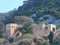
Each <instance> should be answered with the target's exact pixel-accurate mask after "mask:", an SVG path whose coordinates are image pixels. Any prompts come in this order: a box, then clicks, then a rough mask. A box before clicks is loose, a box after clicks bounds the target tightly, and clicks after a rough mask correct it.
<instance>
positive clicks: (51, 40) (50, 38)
mask: <svg viewBox="0 0 60 45" xmlns="http://www.w3.org/2000/svg"><path fill="white" fill-rule="evenodd" d="M53 38H54V33H53V32H52V31H50V34H49V36H48V39H49V42H50V44H53Z"/></svg>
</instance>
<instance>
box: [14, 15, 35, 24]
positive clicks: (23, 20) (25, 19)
mask: <svg viewBox="0 0 60 45" xmlns="http://www.w3.org/2000/svg"><path fill="white" fill-rule="evenodd" d="M15 21H16V22H17V23H18V24H32V23H34V21H33V19H32V18H29V17H27V16H16V17H15Z"/></svg>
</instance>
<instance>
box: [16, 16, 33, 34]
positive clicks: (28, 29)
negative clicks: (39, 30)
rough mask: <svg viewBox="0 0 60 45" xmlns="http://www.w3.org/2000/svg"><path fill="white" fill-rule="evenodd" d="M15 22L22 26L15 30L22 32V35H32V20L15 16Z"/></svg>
mask: <svg viewBox="0 0 60 45" xmlns="http://www.w3.org/2000/svg"><path fill="white" fill-rule="evenodd" d="M15 19H16V22H17V23H18V24H21V25H23V27H22V28H18V29H17V30H19V31H20V32H22V33H23V34H25V33H33V25H32V24H33V23H34V21H33V19H32V18H29V17H26V16H17V17H15Z"/></svg>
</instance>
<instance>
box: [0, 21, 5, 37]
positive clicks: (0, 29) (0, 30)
mask: <svg viewBox="0 0 60 45" xmlns="http://www.w3.org/2000/svg"><path fill="white" fill-rule="evenodd" d="M4 30H5V25H4V23H3V22H0V37H2V35H3V33H4V32H5V31H4Z"/></svg>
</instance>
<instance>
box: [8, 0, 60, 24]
mask: <svg viewBox="0 0 60 45" xmlns="http://www.w3.org/2000/svg"><path fill="white" fill-rule="evenodd" d="M23 3H24V4H23V5H22V6H20V7H19V8H18V9H17V11H14V12H13V13H12V14H11V13H9V16H10V20H12V17H15V16H21V15H25V16H28V17H31V18H33V19H34V21H35V23H40V22H48V23H54V24H60V23H59V22H60V1H59V0H27V1H24V2H23ZM11 22H13V21H11Z"/></svg>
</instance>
